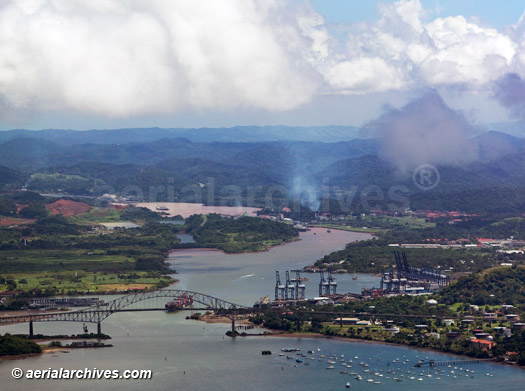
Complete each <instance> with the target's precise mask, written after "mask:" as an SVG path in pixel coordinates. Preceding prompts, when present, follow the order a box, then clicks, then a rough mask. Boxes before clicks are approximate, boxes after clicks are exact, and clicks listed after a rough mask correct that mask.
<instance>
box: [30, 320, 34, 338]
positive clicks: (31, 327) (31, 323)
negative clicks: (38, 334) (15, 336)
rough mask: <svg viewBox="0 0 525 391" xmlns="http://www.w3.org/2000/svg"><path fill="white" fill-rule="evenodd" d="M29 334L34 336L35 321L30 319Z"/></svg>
mask: <svg viewBox="0 0 525 391" xmlns="http://www.w3.org/2000/svg"><path fill="white" fill-rule="evenodd" d="M29 336H30V337H32V336H33V321H32V320H30V321H29Z"/></svg>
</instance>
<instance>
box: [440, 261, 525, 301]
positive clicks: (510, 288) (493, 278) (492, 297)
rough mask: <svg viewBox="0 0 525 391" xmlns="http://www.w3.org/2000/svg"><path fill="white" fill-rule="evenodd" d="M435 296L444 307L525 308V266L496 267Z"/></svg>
mask: <svg viewBox="0 0 525 391" xmlns="http://www.w3.org/2000/svg"><path fill="white" fill-rule="evenodd" d="M437 296H438V297H439V300H441V301H442V302H444V303H446V304H453V303H457V302H462V303H470V304H475V305H486V304H488V305H497V304H510V305H514V306H520V307H521V308H522V309H524V308H525V266H518V267H498V268H492V269H487V270H484V271H482V272H479V273H475V274H471V275H469V276H466V277H463V278H460V279H459V280H458V281H456V282H455V283H453V284H451V285H449V286H448V287H446V288H444V289H443V290H442V291H440V292H439V293H438V294H437Z"/></svg>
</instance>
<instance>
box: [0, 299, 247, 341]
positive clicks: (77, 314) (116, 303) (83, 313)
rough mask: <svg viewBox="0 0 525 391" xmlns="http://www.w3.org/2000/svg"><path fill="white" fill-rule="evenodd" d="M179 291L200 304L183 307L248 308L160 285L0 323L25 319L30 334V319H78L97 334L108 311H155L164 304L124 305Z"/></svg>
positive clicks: (206, 308)
mask: <svg viewBox="0 0 525 391" xmlns="http://www.w3.org/2000/svg"><path fill="white" fill-rule="evenodd" d="M181 295H190V296H193V303H194V304H195V303H198V304H200V305H202V307H196V306H194V305H192V306H191V307H185V308H183V310H214V311H220V312H246V311H250V310H251V309H250V308H249V307H246V306H243V305H239V304H235V303H231V302H229V301H226V300H222V299H219V298H217V297H213V296H210V295H206V294H204V293H199V292H192V291H186V290H179V289H161V290H157V291H149V292H141V293H135V294H130V295H125V296H122V297H119V298H118V299H115V300H112V301H109V302H107V303H104V304H99V305H95V306H91V307H88V308H85V309H82V310H78V311H67V312H52V313H47V314H35V315H18V316H5V317H0V325H6V324H13V323H26V322H29V334H30V335H33V322H82V323H97V324H98V333H99V334H100V330H101V328H100V322H102V321H103V320H104V319H106V318H107V317H108V316H110V315H111V314H114V313H116V312H125V311H159V310H165V309H164V308H144V309H126V307H128V306H130V305H132V304H134V303H138V302H140V301H144V300H149V299H154V298H161V297H165V298H175V297H179V296H181Z"/></svg>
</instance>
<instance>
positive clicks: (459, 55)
mask: <svg viewBox="0 0 525 391" xmlns="http://www.w3.org/2000/svg"><path fill="white" fill-rule="evenodd" d="M380 12H381V18H380V19H379V20H378V21H377V22H375V23H371V24H368V25H364V26H363V25H362V24H361V25H360V26H358V27H359V28H358V29H356V30H355V31H352V32H351V33H350V34H349V36H348V45H347V51H346V53H344V56H345V60H344V61H343V62H342V63H339V62H337V61H334V62H333V63H332V64H331V65H330V67H329V68H328V69H325V70H324V72H323V74H324V75H325V77H326V79H327V82H328V83H329V84H330V85H332V86H333V87H334V88H335V89H336V90H337V89H339V88H340V87H341V86H342V85H343V86H346V89H345V93H356V94H359V93H366V92H369V91H370V90H371V89H375V91H382V90H384V89H385V88H405V89H411V88H414V87H419V86H421V85H425V86H430V87H437V86H440V85H454V84H460V85H462V86H467V87H468V88H479V87H480V86H483V85H485V84H487V83H489V82H491V81H494V80H496V79H497V78H498V77H500V76H501V75H503V74H504V73H506V72H508V71H509V69H511V67H512V63H513V61H514V60H515V59H516V58H517V56H519V55H521V54H520V53H519V51H518V50H517V48H518V45H517V43H516V42H514V41H513V40H512V38H511V37H510V36H508V35H505V34H502V33H499V32H498V31H496V30H495V29H491V28H485V27H480V26H478V25H476V24H475V23H473V22H469V21H467V20H466V19H465V18H464V17H463V16H456V17H447V18H438V19H435V20H433V21H430V22H426V21H425V19H426V15H425V10H424V9H423V8H422V6H421V4H420V2H419V0H400V1H398V2H395V3H390V4H385V5H383V6H381V7H380ZM363 57H365V58H367V59H368V62H367V63H366V65H368V64H370V63H373V64H382V66H380V67H379V66H375V67H374V66H372V67H366V68H364V69H363V70H362V72H366V73H367V79H369V80H375V83H373V84H372V85H370V84H368V83H366V84H363V83H359V82H358V80H359V79H360V78H361V77H362V73H358V74H357V75H356V76H352V74H351V73H349V72H348V73H346V75H345V74H339V77H334V73H339V70H340V69H341V67H342V66H341V64H347V63H348V62H355V61H356V60H355V59H356V58H357V59H361V58H363ZM355 66H356V67H358V66H359V63H356V64H355ZM346 67H348V66H346ZM351 79H353V80H351ZM385 80H388V81H389V83H385Z"/></svg>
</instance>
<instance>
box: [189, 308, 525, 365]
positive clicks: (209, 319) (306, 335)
mask: <svg viewBox="0 0 525 391" xmlns="http://www.w3.org/2000/svg"><path fill="white" fill-rule="evenodd" d="M199 321H203V322H206V323H223V324H229V323H231V320H230V319H229V318H227V317H224V316H217V317H213V315H208V316H206V317H205V316H202V317H201V318H200V319H199ZM235 322H236V323H239V324H243V325H244V324H252V323H251V322H250V321H249V320H247V319H242V320H239V321H237V320H236V321H235ZM252 325H253V324H252ZM253 326H254V327H256V328H258V329H262V330H264V333H260V334H250V333H247V334H246V335H245V336H244V337H277V338H311V339H332V340H338V341H343V342H351V343H363V344H376V345H389V346H398V347H405V348H408V349H414V350H420V351H426V352H434V353H442V354H451V355H454V356H458V357H465V358H466V359H470V360H480V361H487V362H491V363H494V364H502V365H512V366H516V367H518V368H521V369H525V366H520V365H518V364H515V363H509V362H506V361H498V360H495V359H493V358H489V359H478V358H475V357H471V356H468V355H466V354H461V353H454V352H445V351H442V350H437V349H432V348H429V347H420V346H410V345H405V344H401V343H396V342H387V341H374V340H368V339H360V338H351V337H343V336H340V335H324V334H318V333H312V332H305V333H288V332H286V331H281V332H275V331H274V330H270V329H265V328H264V327H258V326H255V325H253Z"/></svg>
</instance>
